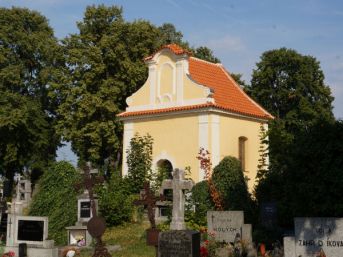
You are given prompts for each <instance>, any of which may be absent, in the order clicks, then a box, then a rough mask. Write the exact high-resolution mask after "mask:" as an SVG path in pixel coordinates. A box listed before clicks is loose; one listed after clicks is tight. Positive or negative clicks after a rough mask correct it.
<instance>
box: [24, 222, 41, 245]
mask: <svg viewBox="0 0 343 257" xmlns="http://www.w3.org/2000/svg"><path fill="white" fill-rule="evenodd" d="M43 235H44V221H40V220H18V240H20V241H43V239H44V238H43Z"/></svg>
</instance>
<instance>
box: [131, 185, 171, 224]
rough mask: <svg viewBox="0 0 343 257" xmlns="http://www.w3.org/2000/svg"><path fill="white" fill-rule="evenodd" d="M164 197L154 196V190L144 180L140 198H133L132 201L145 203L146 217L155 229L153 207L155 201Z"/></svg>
mask: <svg viewBox="0 0 343 257" xmlns="http://www.w3.org/2000/svg"><path fill="white" fill-rule="evenodd" d="M164 200H165V198H164V196H163V195H160V196H155V194H154V192H152V191H151V190H150V185H149V182H144V193H143V195H142V199H140V200H135V201H134V202H133V203H134V204H135V205H146V206H147V208H148V217H149V221H150V226H151V228H152V229H156V222H155V212H154V210H155V207H156V202H157V201H164Z"/></svg>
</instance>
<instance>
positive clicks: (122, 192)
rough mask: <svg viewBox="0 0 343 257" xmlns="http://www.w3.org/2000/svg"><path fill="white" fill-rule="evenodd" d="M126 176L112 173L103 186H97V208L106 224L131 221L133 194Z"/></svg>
mask: <svg viewBox="0 0 343 257" xmlns="http://www.w3.org/2000/svg"><path fill="white" fill-rule="evenodd" d="M131 191H132V188H131V183H130V181H129V180H128V179H127V178H122V177H120V176H119V175H113V176H112V177H111V179H110V181H109V182H108V184H107V185H106V186H104V187H101V188H99V190H98V192H97V193H98V196H99V209H100V213H101V216H102V217H104V218H105V220H106V223H107V225H109V226H115V225H120V224H122V223H124V222H127V221H131V218H132V215H133V210H134V206H133V200H134V198H135V196H134V195H132V194H131Z"/></svg>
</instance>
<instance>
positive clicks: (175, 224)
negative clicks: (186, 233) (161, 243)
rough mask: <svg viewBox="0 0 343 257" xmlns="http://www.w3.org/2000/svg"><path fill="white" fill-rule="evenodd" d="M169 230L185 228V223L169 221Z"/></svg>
mask: <svg viewBox="0 0 343 257" xmlns="http://www.w3.org/2000/svg"><path fill="white" fill-rule="evenodd" d="M170 229H171V230H185V229H186V224H185V222H184V221H173V220H172V222H171V223H170Z"/></svg>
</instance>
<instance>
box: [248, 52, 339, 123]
mask: <svg viewBox="0 0 343 257" xmlns="http://www.w3.org/2000/svg"><path fill="white" fill-rule="evenodd" d="M249 89H250V92H251V96H252V97H254V98H255V99H256V100H257V101H258V102H259V103H260V104H261V105H262V106H263V107H264V108H266V109H267V110H268V111H269V112H270V113H272V114H273V115H274V116H275V117H276V118H280V119H284V120H288V121H291V120H293V121H294V122H296V123H303V124H304V123H308V122H312V121H314V120H317V118H318V117H323V118H326V119H332V118H333V114H332V101H333V97H332V95H331V92H330V88H329V87H328V86H327V85H325V83H324V73H323V71H322V70H321V68H320V64H319V62H318V61H317V60H316V58H314V57H312V56H307V55H301V54H299V53H298V52H296V51H295V50H292V49H286V48H280V49H277V50H271V51H267V52H265V53H263V54H262V56H261V61H260V62H259V63H257V68H256V69H255V70H254V71H253V75H252V80H251V86H250V88H249ZM300 125H301V124H300Z"/></svg>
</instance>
